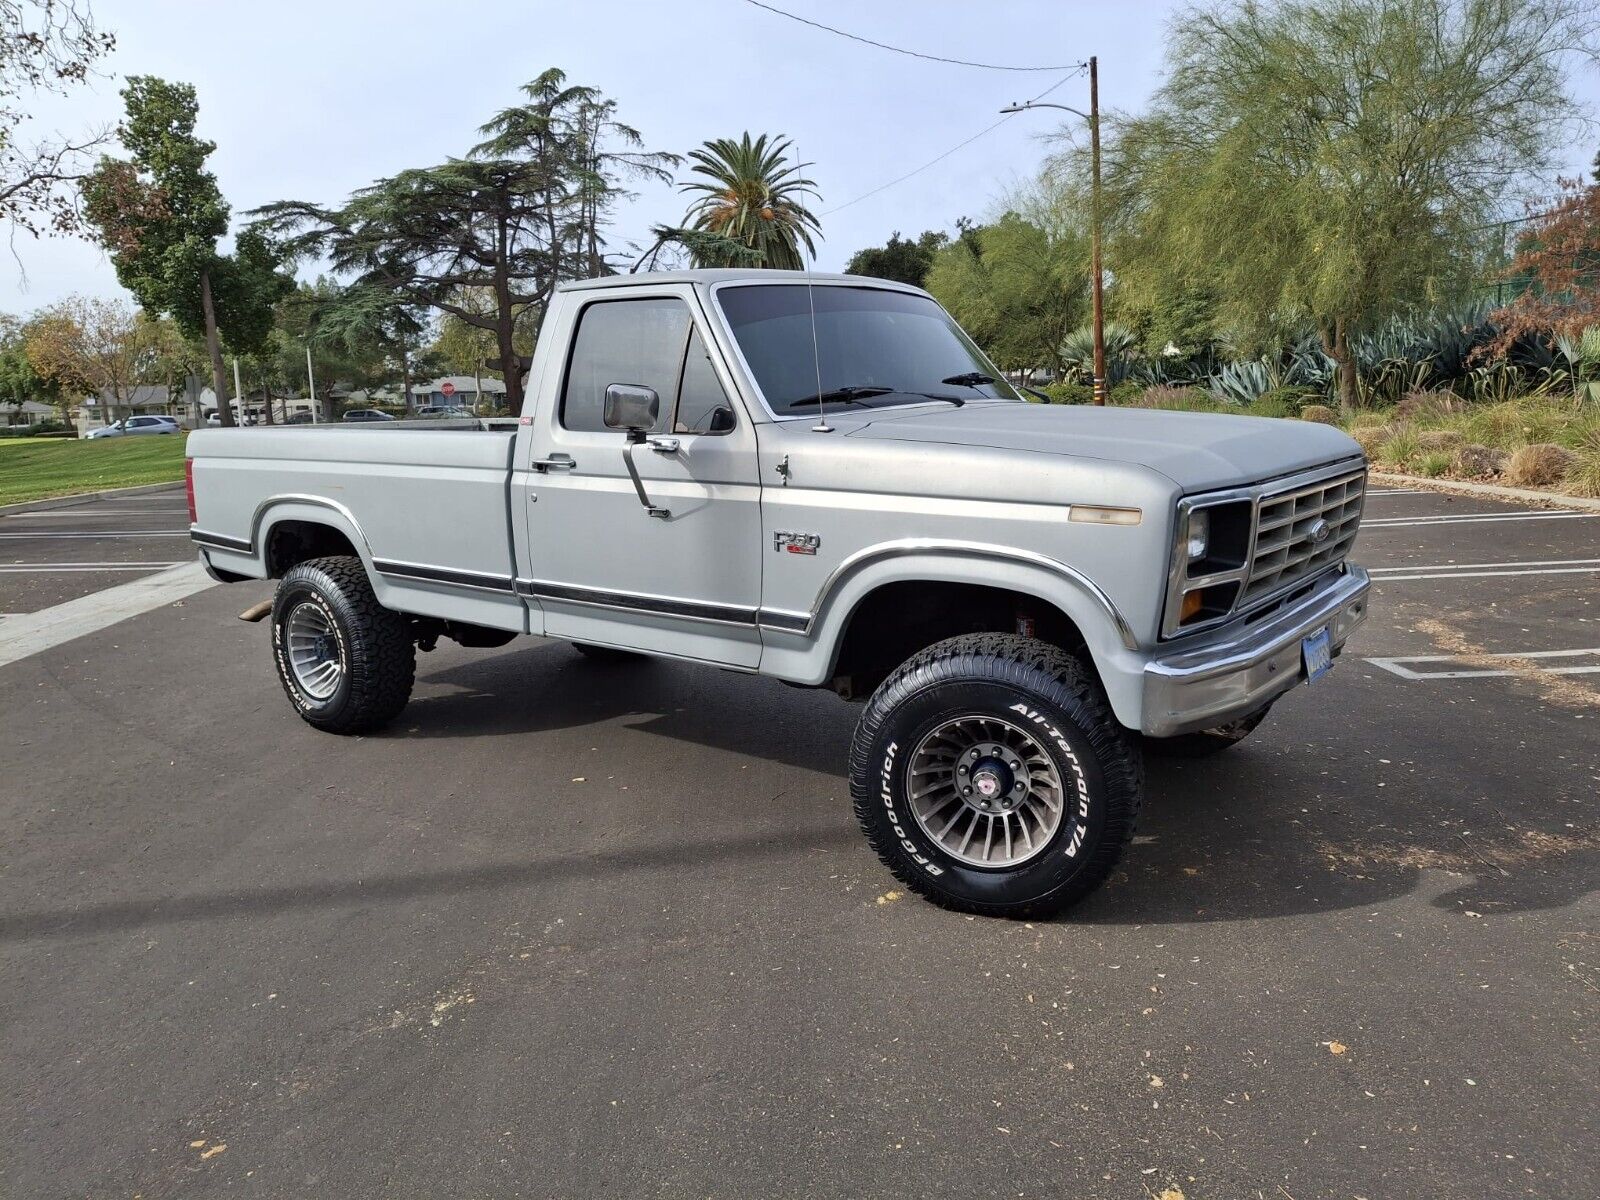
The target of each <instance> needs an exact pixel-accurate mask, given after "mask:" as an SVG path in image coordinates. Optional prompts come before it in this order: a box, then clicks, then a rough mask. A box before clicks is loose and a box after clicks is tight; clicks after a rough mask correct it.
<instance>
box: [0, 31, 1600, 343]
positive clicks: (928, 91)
mask: <svg viewBox="0 0 1600 1200" xmlns="http://www.w3.org/2000/svg"><path fill="white" fill-rule="evenodd" d="M771 3H773V4H774V5H775V6H776V7H779V8H785V9H788V10H789V11H791V12H794V13H798V14H800V15H803V16H805V17H807V18H810V19H811V20H814V21H819V22H822V23H825V24H828V25H833V26H835V27H837V28H839V29H843V30H847V31H849V32H851V33H854V34H858V35H860V36H861V37H865V38H871V39H874V40H876V41H880V42H886V43H890V44H892V45H896V46H900V47H904V48H906V49H910V50H915V51H919V52H922V53H925V54H932V55H939V56H944V57H949V58H960V59H968V60H972V61H977V62H985V63H995V64H1006V65H1016V66H1055V65H1058V64H1073V63H1079V62H1081V61H1083V60H1084V59H1086V58H1087V57H1088V56H1089V55H1091V54H1094V55H1097V56H1098V58H1099V64H1100V98H1101V104H1102V105H1103V106H1104V107H1106V108H1112V109H1114V108H1122V109H1137V108H1138V107H1140V106H1141V105H1142V104H1143V102H1144V101H1145V100H1146V99H1147V98H1148V96H1149V95H1150V93H1151V92H1152V91H1154V89H1155V88H1156V87H1157V86H1159V83H1160V67H1161V50H1162V41H1163V35H1164V33H1165V31H1166V29H1167V28H1168V26H1169V25H1170V23H1171V22H1172V21H1173V20H1175V19H1177V17H1178V14H1179V12H1180V5H1178V4H1172V3H1161V2H1157V0H1123V2H1121V3H1116V4H1106V3H1103V2H1099V0H981V2H979V0H771ZM93 7H94V12H95V15H96V18H97V20H98V22H99V24H100V25H101V26H102V27H103V28H106V29H109V30H111V31H113V32H115V34H116V36H117V49H116V51H115V53H114V54H113V55H112V56H111V57H110V58H109V59H108V60H107V61H106V62H105V64H104V69H103V74H102V77H101V78H98V79H96V80H94V81H92V82H91V84H90V85H89V86H88V87H87V88H84V89H80V90H78V91H76V92H74V93H73V94H72V96H71V97H70V98H69V99H66V100H57V99H51V100H49V101H47V102H45V103H41V104H39V105H36V107H35V112H36V116H37V120H36V121H34V122H32V123H31V132H32V133H33V135H35V136H38V135H40V134H43V133H47V132H50V131H52V130H55V129H59V130H62V131H70V132H76V131H79V130H81V129H83V128H85V127H87V126H95V125H111V124H114V123H115V122H116V120H117V119H118V117H119V116H120V115H121V99H120V97H119V96H118V94H117V93H118V89H119V88H120V87H121V86H122V77H123V76H126V75H131V74H152V75H159V76H162V77H165V78H169V79H174V80H184V81H187V82H190V83H193V84H194V85H195V87H196V89H197V91H198V93H199V100H200V132H201V134H202V135H203V136H205V137H208V138H210V139H212V140H213V141H215V142H216V143H217V150H216V152H215V153H214V154H213V155H212V157H211V166H212V168H213V170H214V171H215V172H216V175H217V178H218V181H219V183H220V184H221V186H222V191H223V194H224V195H225V196H226V197H227V199H228V200H229V202H230V203H231V204H232V206H233V209H234V212H235V214H240V213H243V212H244V211H246V210H248V209H250V208H253V207H255V206H257V205H261V204H266V203H268V202H270V201H274V200H283V199H297V200H312V201H317V202H322V203H333V202H337V201H340V200H342V199H343V198H344V197H345V196H347V195H348V194H349V193H350V191H351V190H353V189H355V188H358V187H361V186H363V185H365V184H367V183H370V182H371V181H373V180H374V179H378V178H381V177H383V176H386V175H391V174H393V173H395V172H396V171H399V170H401V169H403V168H406V167H415V166H427V165H431V164H433V163H436V162H439V161H441V160H443V159H444V158H446V157H448V156H450V155H454V154H460V153H462V152H463V151H465V149H466V148H467V147H468V146H470V145H471V144H472V143H473V142H474V141H476V140H478V139H477V135H476V130H477V127H478V126H479V125H480V124H482V123H483V122H484V121H485V120H487V119H488V118H489V117H490V116H492V115H493V114H494V113H495V112H496V111H498V110H499V109H501V108H504V107H508V106H510V105H512V104H515V103H516V102H517V99H518V88H519V87H520V86H521V85H522V84H523V83H525V82H527V81H528V80H530V79H532V78H534V77H535V76H537V75H538V74H539V73H540V72H541V71H543V70H545V69H546V68H548V67H552V66H555V67H560V68H561V69H562V70H564V71H565V72H566V73H567V76H568V79H569V81H570V82H573V83H582V84H587V85H590V86H593V87H596V88H598V89H599V90H600V91H601V92H603V93H604V94H605V95H607V96H609V97H611V98H612V99H614V100H616V101H617V104H618V114H617V115H618V117H619V119H620V120H622V121H624V122H626V123H628V124H630V125H633V126H634V127H636V128H637V129H638V130H639V131H640V132H641V133H642V134H643V136H644V139H645V142H646V144H647V146H648V147H649V148H650V149H653V150H670V151H675V152H677V153H680V154H681V153H683V152H685V151H687V150H689V149H691V148H693V147H694V146H696V145H698V144H699V143H700V142H702V141H704V140H706V139H708V138H716V137H730V136H731V137H738V136H739V135H740V134H741V133H743V132H744V131H745V130H749V131H751V132H752V133H762V132H766V133H781V134H787V135H788V136H789V137H790V138H792V139H793V140H794V141H795V143H796V145H797V146H798V149H799V152H800V154H801V156H802V157H803V158H804V159H805V160H807V161H808V162H811V163H813V164H814V165H813V166H812V167H811V168H810V169H809V170H808V172H807V173H808V174H809V175H810V176H811V177H812V178H813V179H815V180H816V181H817V184H818V186H819V190H820V191H821V193H822V199H821V202H820V203H819V204H817V205H816V206H815V208H816V211H818V212H819V214H820V217H821V221H822V228H823V234H824V240H823V241H822V242H821V243H820V244H819V245H818V248H817V260H816V266H817V268H818V269H820V270H840V269H842V268H843V266H844V263H845V261H846V260H847V259H848V258H849V257H850V255H851V254H852V253H854V252H855V251H856V250H858V249H860V248H862V247H863V246H869V245H878V244H882V243H883V242H884V241H885V240H887V238H888V236H889V235H890V233H892V232H894V231H896V230H898V231H900V232H901V233H904V234H906V235H908V236H915V235H916V234H917V233H920V232H921V231H922V230H924V229H950V228H952V227H953V226H954V224H955V221H956V219H957V218H958V217H961V216H971V217H982V216H984V215H986V214H989V213H991V212H992V211H993V209H994V208H995V206H996V205H997V204H998V203H999V202H1000V199H1001V197H1003V196H1004V195H1005V193H1006V192H1007V191H1008V190H1010V189H1011V188H1013V187H1015V186H1016V185H1017V184H1019V183H1021V182H1023V181H1024V180H1026V179H1027V178H1028V177H1030V176H1031V175H1032V174H1033V173H1034V171H1035V170H1036V169H1037V167H1038V165H1039V163H1040V162H1041V161H1042V159H1043V157H1044V156H1045V154H1046V152H1047V147H1046V146H1045V145H1043V144H1042V142H1041V140H1040V139H1041V136H1042V135H1044V134H1047V133H1049V132H1051V131H1052V130H1055V129H1056V128H1058V120H1057V119H1058V118H1060V119H1063V120H1069V121H1070V120H1072V119H1071V118H1069V117H1068V116H1067V114H1065V113H1058V112H1052V111H1049V110H1046V111H1042V112H1040V111H1035V112H1027V113H1021V114H1018V115H1016V116H1014V117H1011V118H1009V119H1007V120H1004V121H1003V122H1002V123H1001V124H1000V125H999V127H998V128H995V129H993V130H992V131H990V132H988V133H985V134H984V135H983V136H981V137H978V138H977V140H975V141H973V142H972V143H971V144H969V145H967V146H965V147H963V148H961V149H959V150H956V151H955V152H954V153H952V154H951V155H950V156H949V157H948V158H945V159H944V160H943V161H941V162H939V163H937V164H936V165H934V166H932V167H930V168H928V169H927V170H925V171H922V172H921V173H920V174H917V175H915V176H913V177H912V178H910V179H907V180H905V181H903V182H900V183H896V184H894V185H893V186H891V187H887V188H885V189H884V190H882V191H880V192H877V194H875V195H871V196H868V197H867V198H866V199H861V200H859V201H858V202H853V201H857V198H858V197H861V196H863V195H864V194H866V193H869V192H873V191H874V190H875V189H877V188H879V187H881V186H882V185H884V184H886V183H888V182H890V181H891V180H894V179H896V178H898V177H900V176H902V175H905V174H907V173H908V172H911V171H914V170H916V169H917V168H919V167H921V166H923V165H924V164H926V163H928V162H929V161H930V160H932V159H934V158H936V157H937V156H939V155H941V154H943V153H945V152H946V151H949V150H951V149H952V147H955V146H956V145H958V144H959V143H961V142H963V141H965V140H966V139H968V138H970V137H973V135H976V134H979V133H980V131H983V130H985V129H987V128H988V127H989V126H990V125H992V124H994V123H995V122H996V121H999V120H1000V119H1001V118H1000V116H999V111H998V110H999V109H1000V108H1001V107H1002V106H1004V105H1005V104H1007V103H1009V102H1011V101H1013V100H1025V99H1028V98H1030V97H1032V96H1035V95H1038V94H1039V93H1041V92H1043V91H1044V90H1045V89H1046V88H1049V87H1051V85H1053V84H1056V83H1057V82H1058V81H1060V80H1061V79H1062V77H1063V74H1064V73H1062V72H1048V71H1044V72H1035V71H1029V72H1000V71H990V70H979V69H975V68H971V67H963V66H955V65H950V64H945V63H937V62H929V61H925V60H923V59H920V58H912V57H908V56H905V55H901V54H894V53H890V52H887V51H885V50H881V49H878V48H876V47H873V46H867V45H862V44H859V43H856V42H852V41H848V40H845V39H843V38H840V37H838V36H836V35H834V34H831V33H827V32H824V31H822V30H819V29H814V28H811V27H808V26H805V25H801V24H797V23H796V22H794V21H790V20H787V19H785V18H783V17H781V16H777V15H775V14H773V13H771V12H767V11H763V10H762V9H760V8H758V7H755V6H754V5H752V4H750V3H748V2H747V0H514V2H510V3H504V2H498V0H496V2H493V3H489V2H482V3H474V2H472V0H457V2H455V3H451V4H444V3H437V2H436V3H415V2H411V0H388V2H376V0H374V2H368V0H321V2H320V3H307V2H305V0H275V2H274V3H272V4H270V5H269V4H266V3H263V2H262V0H254V2H252V3H240V2H238V0H233V2H232V3H218V2H217V0H210V2H208V3H199V2H191V0H185V2H179V0H94V5H93ZM1574 85H1575V90H1576V91H1577V92H1578V93H1579V95H1580V96H1582V97H1583V98H1584V99H1586V100H1587V101H1589V102H1590V103H1594V102H1595V101H1596V100H1600V76H1597V75H1596V74H1595V72H1594V71H1593V70H1592V69H1589V70H1586V72H1585V73H1584V74H1583V75H1582V76H1581V77H1580V78H1576V79H1575V80H1574ZM1048 98H1049V99H1050V100H1052V101H1059V102H1061V103H1064V104H1069V105H1072V106H1073V107H1076V108H1086V107H1087V104H1088V81H1087V79H1086V78H1083V77H1082V76H1078V77H1075V78H1071V79H1067V80H1066V81H1065V82H1062V83H1060V86H1058V87H1056V88H1055V90H1054V91H1052V92H1051V93H1050V95H1049V97H1048ZM1591 154H1592V150H1590V149H1588V148H1585V147H1573V148H1572V152H1571V154H1570V156H1569V161H1570V164H1571V167H1572V169H1573V170H1578V169H1581V168H1582V167H1584V166H1585V165H1586V164H1587V163H1588V160H1589V158H1590V157H1591ZM683 210H684V199H683V197H681V196H680V195H678V194H677V193H676V192H675V191H674V190H673V189H672V188H670V187H668V186H665V185H659V186H651V187H649V188H645V189H642V190H641V192H640V195H639V196H638V198H637V199H636V200H635V201H632V202H630V203H628V204H626V205H625V206H623V207H622V208H621V209H620V210H619V212H618V214H617V216H618V219H617V221H616V224H615V226H614V228H613V230H612V233H611V236H612V241H613V244H614V246H615V247H616V248H618V249H621V248H622V247H624V246H625V245H626V244H627V243H628V242H635V243H637V242H642V241H644V240H646V237H647V231H648V229H649V227H650V225H651V224H653V223H657V222H663V221H665V222H673V223H676V222H677V221H678V219H679V218H681V216H682V215H683ZM14 249H15V252H16V258H12V257H10V256H7V255H3V254H0V312H13V313H23V312H27V311H30V310H32V309H35V308H39V307H42V306H44V305H48V304H50V303H53V302H54V301H56V300H59V299H61V298H62V297H64V296H66V295H69V294H71V293H74V292H78V293H86V294H90V295H106V296H110V295H118V294H121V292H120V289H119V288H118V286H117V283H116V278H115V275H114V273H113V271H112V269H111V265H110V263H109V262H108V261H107V260H106V258H105V256H104V255H103V254H102V253H101V252H100V251H99V250H98V249H96V248H95V247H94V246H92V245H90V244H88V243H86V242H83V241H77V240H71V239H44V240H39V241H33V240H32V239H27V238H25V237H18V238H16V239H15V240H14ZM17 259H20V264H21V265H20V269H19V266H18V262H17Z"/></svg>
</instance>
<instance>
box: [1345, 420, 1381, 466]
mask: <svg viewBox="0 0 1600 1200" xmlns="http://www.w3.org/2000/svg"><path fill="white" fill-rule="evenodd" d="M1350 436H1351V437H1353V438H1355V440H1356V445H1358V446H1360V447H1361V451H1362V453H1363V454H1365V455H1366V456H1367V457H1368V458H1371V457H1373V456H1374V455H1375V454H1377V452H1378V448H1379V447H1381V446H1382V445H1383V444H1384V443H1385V442H1387V441H1388V440H1389V427H1388V426H1387V425H1357V426H1356V427H1355V428H1354V429H1352V430H1351V431H1350Z"/></svg>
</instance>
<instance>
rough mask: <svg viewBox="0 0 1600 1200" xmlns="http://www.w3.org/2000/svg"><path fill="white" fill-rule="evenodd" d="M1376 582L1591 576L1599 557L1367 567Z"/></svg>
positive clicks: (1598, 570) (1595, 570) (1597, 564)
mask: <svg viewBox="0 0 1600 1200" xmlns="http://www.w3.org/2000/svg"><path fill="white" fill-rule="evenodd" d="M1367 572H1368V574H1370V575H1371V576H1372V578H1373V581H1374V582H1376V583H1404V582H1406V581H1408V580H1412V579H1492V578H1495V577H1497V576H1501V575H1590V574H1593V573H1595V572H1600V558H1535V559H1528V560H1527V561H1525V562H1488V563H1433V564H1430V565H1428V566H1420V565H1418V566H1409V567H1368V568H1367Z"/></svg>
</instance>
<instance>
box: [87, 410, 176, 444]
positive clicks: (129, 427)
mask: <svg viewBox="0 0 1600 1200" xmlns="http://www.w3.org/2000/svg"><path fill="white" fill-rule="evenodd" d="M177 432H178V418H176V417H156V416H151V417H126V418H124V419H123V420H121V421H113V422H112V423H111V424H110V425H105V426H102V427H101V428H99V429H91V430H90V431H89V432H88V433H87V434H85V435H84V436H85V438H86V439H87V440H88V441H91V442H93V441H98V440H99V439H100V438H114V437H136V436H138V435H141V434H149V433H177Z"/></svg>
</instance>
